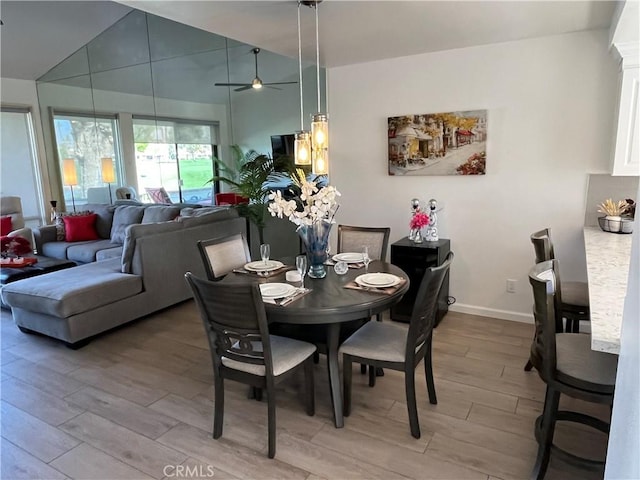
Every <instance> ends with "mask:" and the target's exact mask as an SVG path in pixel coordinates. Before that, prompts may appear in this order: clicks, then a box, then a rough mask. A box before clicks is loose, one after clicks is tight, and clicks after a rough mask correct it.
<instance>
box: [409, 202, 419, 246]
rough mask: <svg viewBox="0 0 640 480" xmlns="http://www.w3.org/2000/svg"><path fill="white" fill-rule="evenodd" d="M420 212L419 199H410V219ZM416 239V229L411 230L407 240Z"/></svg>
mask: <svg viewBox="0 0 640 480" xmlns="http://www.w3.org/2000/svg"><path fill="white" fill-rule="evenodd" d="M419 211H420V199H418V198H412V199H411V217H412V218H413V217H415V215H416V213H418V212H419ZM415 238H416V229H415V228H413V227H412V228H411V229H410V230H409V240H415Z"/></svg>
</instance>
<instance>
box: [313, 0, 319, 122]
mask: <svg viewBox="0 0 640 480" xmlns="http://www.w3.org/2000/svg"><path fill="white" fill-rule="evenodd" d="M318 3H320V2H315V5H314V9H315V11H316V84H317V86H318V113H319V112H320V36H319V34H318Z"/></svg>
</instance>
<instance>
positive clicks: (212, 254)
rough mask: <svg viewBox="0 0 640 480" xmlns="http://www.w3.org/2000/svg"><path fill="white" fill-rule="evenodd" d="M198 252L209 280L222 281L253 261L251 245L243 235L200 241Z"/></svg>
mask: <svg viewBox="0 0 640 480" xmlns="http://www.w3.org/2000/svg"><path fill="white" fill-rule="evenodd" d="M198 250H199V251H200V256H201V257H202V261H203V262H204V267H205V270H206V272H207V278H209V280H220V279H221V278H223V277H224V276H225V275H227V274H228V273H230V272H231V271H233V270H234V269H235V268H241V267H242V266H244V265H245V264H246V263H247V262H250V261H251V253H250V252H249V245H248V244H247V240H246V239H245V237H244V235H243V234H241V233H237V234H235V235H229V236H226V237H218V238H212V239H209V240H200V241H199V242H198Z"/></svg>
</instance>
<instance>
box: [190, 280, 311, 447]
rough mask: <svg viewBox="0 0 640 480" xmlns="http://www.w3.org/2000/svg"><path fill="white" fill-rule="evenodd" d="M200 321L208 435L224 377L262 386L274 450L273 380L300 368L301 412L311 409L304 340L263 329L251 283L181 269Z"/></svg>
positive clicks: (219, 417) (218, 416) (220, 416)
mask: <svg viewBox="0 0 640 480" xmlns="http://www.w3.org/2000/svg"><path fill="white" fill-rule="evenodd" d="M185 278H186V279H187V282H188V283H189V286H190V287H191V290H192V291H193V296H194V298H195V301H196V305H197V306H198V310H199V312H200V317H201V318H202V322H203V324H204V328H205V331H206V333H207V338H208V340H209V349H210V351H211V360H212V363H213V374H214V389H215V394H214V395H215V397H214V402H215V403H214V420H213V438H215V439H218V438H220V437H221V436H222V426H223V420H224V381H225V379H229V380H234V381H237V382H241V383H244V384H246V385H250V386H251V387H254V388H257V389H261V390H263V389H264V390H266V392H267V419H268V420H267V423H268V437H269V442H268V444H269V447H268V455H269V458H273V457H274V456H275V454H276V390H275V386H276V385H278V384H279V383H281V382H282V381H283V380H285V379H287V378H289V377H290V376H291V375H292V374H293V373H295V372H296V371H298V370H300V369H303V370H304V376H305V404H306V413H307V415H310V416H311V415H314V414H315V393H314V383H313V360H312V355H313V352H315V350H316V347H315V346H314V345H312V344H310V343H307V342H301V341H299V340H294V339H291V338H285V337H279V336H276V335H270V334H269V326H268V324H267V314H266V312H265V309H264V303H263V302H262V296H261V294H260V289H259V287H258V284H257V283H251V284H245V285H240V284H224V283H220V282H211V281H209V280H205V279H202V278H198V277H196V276H195V275H193V274H192V273H191V272H188V273H187V274H186V275H185Z"/></svg>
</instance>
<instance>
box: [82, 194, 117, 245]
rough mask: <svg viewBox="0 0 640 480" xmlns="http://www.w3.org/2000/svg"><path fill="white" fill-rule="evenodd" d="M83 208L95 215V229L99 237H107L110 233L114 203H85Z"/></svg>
mask: <svg viewBox="0 0 640 480" xmlns="http://www.w3.org/2000/svg"><path fill="white" fill-rule="evenodd" d="M85 208H86V209H87V210H90V211H91V212H93V213H95V214H96V215H97V218H96V231H97V232H98V235H99V236H100V238H109V236H110V235H111V224H112V223H113V212H114V211H115V209H116V207H115V206H114V205H102V204H100V203H89V204H87V205H85Z"/></svg>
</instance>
